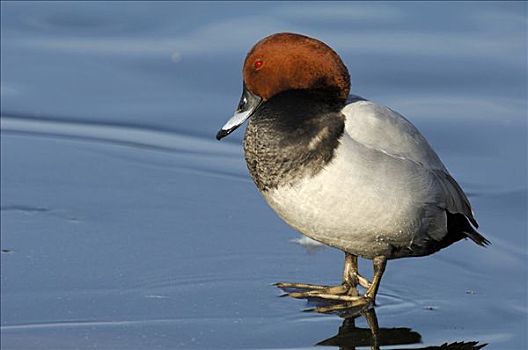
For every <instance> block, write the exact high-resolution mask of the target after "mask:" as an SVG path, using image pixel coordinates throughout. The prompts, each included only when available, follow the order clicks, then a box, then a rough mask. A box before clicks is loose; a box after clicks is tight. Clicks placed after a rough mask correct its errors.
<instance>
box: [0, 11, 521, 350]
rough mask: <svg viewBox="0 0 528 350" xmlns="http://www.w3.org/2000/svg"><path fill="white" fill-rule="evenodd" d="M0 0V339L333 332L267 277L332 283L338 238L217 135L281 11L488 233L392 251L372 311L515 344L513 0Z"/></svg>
mask: <svg viewBox="0 0 528 350" xmlns="http://www.w3.org/2000/svg"><path fill="white" fill-rule="evenodd" d="M1 10H2V11H1V29H2V31H1V55H2V60H1V73H2V77H1V99H2V101H1V102H2V103H1V112H2V117H1V131H2V133H1V245H2V247H1V249H2V253H1V293H2V294H1V327H0V330H1V342H2V343H1V347H2V349H72V348H76V349H212V348H219V349H249V348H255V349H256V348H258V349H264V348H277V349H279V348H280V349H307V348H312V347H314V346H315V344H317V343H319V342H321V341H323V340H325V339H327V338H330V337H332V336H334V335H335V334H336V333H338V328H339V327H340V326H341V320H340V319H339V318H338V317H337V316H327V315H317V314H313V313H302V312H300V311H301V310H302V309H304V308H306V307H307V306H308V305H307V304H306V302H305V301H302V300H292V299H286V298H279V297H278V296H279V295H280V291H279V290H276V289H275V288H274V287H272V286H271V284H272V283H273V282H277V281H282V280H285V281H302V282H312V283H337V282H338V281H339V278H340V274H341V268H342V253H341V252H339V251H336V250H333V249H329V248H324V247H317V248H316V249H314V248H313V246H312V245H311V244H307V241H306V240H305V239H303V238H302V237H299V235H298V234H297V233H296V232H294V231H293V230H292V229H291V228H289V227H288V226H287V225H286V224H284V223H283V222H282V221H281V220H280V219H279V218H278V217H277V216H276V215H275V214H274V213H273V212H272V211H271V209H269V208H268V207H267V206H266V204H265V203H264V201H263V200H262V198H261V197H260V195H259V194H258V192H257V190H256V188H255V187H254V185H253V184H252V183H251V181H250V179H249V177H248V175H247V171H246V168H245V164H244V160H243V153H242V150H241V145H240V140H241V138H242V134H243V133H242V132H241V131H242V130H237V132H235V133H234V134H233V135H231V136H230V137H229V138H228V139H226V140H225V141H222V142H217V141H216V140H215V139H214V135H215V134H216V131H217V130H218V129H219V128H220V127H221V126H222V125H223V123H224V122H225V120H227V118H229V117H230V116H231V115H232V113H233V110H234V108H235V105H236V103H237V101H238V98H239V94H240V92H241V81H240V70H241V64H242V61H243V58H244V55H245V53H246V52H247V50H248V49H249V48H250V46H251V45H252V44H253V43H254V42H255V41H256V40H258V39H260V38H261V37H263V36H265V35H267V34H269V33H272V32H278V31H295V32H301V33H305V34H308V35H312V36H315V37H318V38H321V39H322V40H324V41H326V42H328V43H329V44H330V45H331V46H332V47H334V48H335V49H336V50H337V51H338V52H340V53H341V54H342V56H343V59H344V61H345V62H346V63H347V65H348V67H349V70H350V72H351V74H352V81H353V91H354V93H356V94H359V95H362V96H364V97H366V98H370V99H373V100H376V101H378V102H381V103H384V104H387V105H389V106H390V107H391V108H393V109H396V110H398V111H399V112H401V113H402V114H404V115H405V116H406V117H408V119H410V120H411V121H412V122H413V123H415V124H416V125H417V126H418V127H419V128H420V130H422V132H423V133H424V134H425V135H426V137H427V138H428V139H429V140H430V142H431V143H432V145H433V146H434V148H435V149H436V150H437V151H438V153H439V154H440V156H441V158H442V159H443V160H444V162H445V163H446V165H447V166H448V168H449V169H450V170H451V172H452V173H453V174H454V176H455V178H456V179H457V180H458V181H459V182H460V183H461V185H462V186H463V187H464V189H465V190H466V192H467V193H468V194H469V196H470V200H471V201H472V203H473V206H474V209H475V213H476V217H477V220H478V221H479V223H480V225H481V232H482V233H483V234H485V236H486V237H487V238H488V239H489V240H490V241H492V243H493V245H492V246H490V247H489V248H487V249H483V248H481V247H478V246H476V245H474V244H473V243H471V242H469V241H464V242H459V243H457V244H455V245H453V246H451V247H449V248H448V249H445V250H443V251H441V252H439V253H437V254H435V255H433V256H430V257H424V258H414V259H401V260H397V261H391V262H389V265H388V268H387V272H386V275H385V276H384V279H383V282H382V286H381V290H380V297H379V300H378V302H379V306H378V307H377V308H376V310H377V315H378V320H379V323H380V327H382V328H394V327H398V328H401V327H406V328H411V329H412V331H413V332H418V333H419V334H420V336H421V343H414V344H410V345H405V346H404V347H406V348H422V347H426V346H433V345H434V346H439V345H441V344H443V343H446V342H449V343H450V342H455V341H479V342H481V343H489V345H488V346H487V347H486V348H485V349H523V348H526V347H527V338H526V329H527V326H528V324H527V314H528V308H527V299H528V296H527V284H528V281H527V273H528V270H527V266H528V253H527V203H526V191H527V172H526V171H527V170H526V166H527V153H526V152H527V144H526V139H527V135H526V130H527V129H526V127H527V120H526V115H527V102H526V94H527V80H526V79H527V78H526V77H527V74H526V73H527V69H526V61H527V57H526V42H527V41H526V29H527V28H526V3H513V2H510V3H456V2H451V3H419V2H418V3H413V2H411V3H392V2H391V3H344V2H343V3H342V2H339V3H332V2H324V3H318V2H310V3H288V2H286V3H244V2H234V3H214V2H202V3H190V2H156V3H147V2H53V3H50V2H2V3H1ZM292 241H295V242H297V243H301V244H295V243H292ZM360 268H361V269H362V270H365V269H366V270H367V271H369V270H370V266H369V264H368V262H365V261H362V262H361V266H360ZM366 274H369V273H368V272H367V273H366ZM358 325H359V326H360V327H363V328H365V327H366V323H365V320H363V319H361V320H358Z"/></svg>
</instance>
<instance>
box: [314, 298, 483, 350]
mask: <svg viewBox="0 0 528 350" xmlns="http://www.w3.org/2000/svg"><path fill="white" fill-rule="evenodd" d="M357 317H363V318H365V320H366V321H367V325H368V328H360V327H357V326H356V318H357ZM421 342H422V336H421V335H420V334H419V333H418V332H416V331H413V330H412V329H410V328H380V327H379V326H378V318H377V316H376V312H375V310H374V308H371V309H369V310H367V311H363V312H362V313H361V314H360V315H356V316H355V317H349V318H345V319H344V320H343V323H342V325H341V326H340V327H339V329H338V333H337V334H336V335H334V336H333V337H331V338H328V339H325V340H322V341H320V342H319V343H317V345H322V346H337V347H339V349H341V350H353V349H355V348H356V347H363V346H365V347H370V349H372V350H379V349H380V347H381V346H388V345H411V344H419V343H421ZM486 345H487V344H479V342H478V341H459V342H450V343H447V342H446V343H444V344H442V345H439V346H427V347H413V349H415V350H479V349H482V348H484V347H485V346H486ZM398 349H402V350H403V349H404V348H401V347H398Z"/></svg>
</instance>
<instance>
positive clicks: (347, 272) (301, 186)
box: [216, 33, 490, 312]
mask: <svg viewBox="0 0 528 350" xmlns="http://www.w3.org/2000/svg"><path fill="white" fill-rule="evenodd" d="M242 74H243V92H242V96H241V98H240V102H239V104H238V107H237V109H236V111H235V113H234V115H233V116H232V118H230V119H229V120H228V121H227V123H225V124H224V126H223V127H222V128H221V129H220V130H219V131H218V133H217V134H216V138H217V139H218V140H221V139H222V138H224V137H226V136H228V135H229V134H231V133H232V132H233V131H235V130H236V129H237V128H238V127H239V126H240V125H242V124H243V123H244V122H245V121H248V125H247V128H246V130H245V135H244V141H243V147H244V154H245V160H246V164H247V168H248V170H249V174H250V176H251V178H252V180H253V182H254V183H255V185H256V187H257V188H258V190H259V192H260V193H261V194H262V197H263V198H264V200H265V201H266V202H267V203H268V204H269V206H270V207H271V208H272V209H273V210H274V211H275V213H276V214H277V215H278V216H279V217H280V218H282V219H283V220H284V221H285V222H286V223H287V224H288V225H290V226H291V227H292V228H294V229H295V230H297V231H299V232H300V233H301V234H303V235H305V236H307V237H309V238H311V239H313V240H315V241H318V242H320V243H322V244H324V245H327V246H330V247H333V248H336V249H339V250H341V251H343V252H344V253H345V263H344V269H343V277H342V283H341V284H339V285H335V286H332V285H319V284H308V283H290V282H279V283H276V286H278V287H279V288H282V289H283V290H285V291H289V292H288V293H287V295H289V296H291V297H294V298H316V299H322V300H323V301H328V302H329V304H328V305H326V306H325V305H323V306H319V307H318V308H317V310H316V311H319V312H335V311H339V310H343V309H350V308H360V309H364V308H366V307H369V306H371V305H375V299H376V295H377V293H378V289H379V286H380V282H381V278H382V276H383V273H384V271H385V267H386V264H387V261H388V260H391V259H398V258H407V257H421V256H427V255H430V254H433V253H435V252H437V251H439V250H440V249H443V248H445V247H448V246H449V245H451V244H453V243H455V242H457V241H460V240H463V239H466V238H468V239H470V240H472V241H473V242H475V243H476V244H478V245H480V246H487V245H488V244H490V242H489V241H488V240H487V239H486V238H485V237H484V236H483V235H481V234H480V233H479V232H478V231H477V228H478V224H477V221H476V219H475V216H474V213H473V210H472V208H471V204H470V202H469V200H468V197H467V196H466V194H465V193H464V191H463V190H462V188H461V187H460V185H459V184H458V183H457V182H456V181H455V179H454V178H453V177H452V176H451V175H450V173H449V171H448V170H447V168H446V167H445V166H444V164H443V163H442V161H441V160H440V158H439V156H438V155H437V154H436V152H435V151H434V150H433V148H432V147H431V146H430V144H429V143H428V142H427V140H426V139H425V138H424V136H422V134H421V133H420V132H419V131H418V129H417V128H416V127H415V126H414V125H413V124H412V123H411V122H410V121H409V120H407V119H406V118H405V117H404V116H402V115H401V114H399V113H398V112H396V111H394V110H392V109H390V108H388V107H385V106H383V105H380V104H378V103H375V102H372V101H369V100H367V99H365V98H362V97H360V96H356V95H351V94H350V89H351V79H350V74H349V72H348V69H347V67H346V66H345V64H344V63H343V61H342V60H341V58H340V56H339V55H338V54H337V53H336V52H335V51H334V50H333V49H332V48H330V47H329V46H328V45H326V44H325V43H324V42H322V41H320V40H318V39H315V38H312V37H308V36H305V35H302V34H296V33H276V34H272V35H270V36H267V37H265V38H263V39H262V40H260V41H258V42H257V43H256V44H255V45H254V46H253V47H252V48H251V50H250V51H249V53H248V54H247V56H246V58H245V60H244V64H243V69H242ZM358 257H361V258H364V259H369V260H372V265H373V276H372V279H371V280H368V279H367V278H365V277H363V275H361V274H360V273H359V271H358ZM357 287H362V288H364V290H365V292H364V293H362V294H361V293H359V292H358V289H357Z"/></svg>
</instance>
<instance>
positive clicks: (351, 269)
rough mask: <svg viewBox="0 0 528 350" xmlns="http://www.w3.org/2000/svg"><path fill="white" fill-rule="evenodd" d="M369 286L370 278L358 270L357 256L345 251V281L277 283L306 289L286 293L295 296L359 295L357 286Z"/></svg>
mask: <svg viewBox="0 0 528 350" xmlns="http://www.w3.org/2000/svg"><path fill="white" fill-rule="evenodd" d="M358 284H360V285H361V286H363V287H365V288H368V286H369V285H370V284H369V282H368V280H367V279H366V278H364V277H363V276H361V275H360V274H359V272H358V264H357V256H355V255H352V254H349V253H345V266H344V268H343V282H342V283H341V284H339V285H337V286H325V285H316V284H305V283H286V282H280V283H276V284H275V285H276V286H277V287H279V288H282V289H288V288H292V289H304V290H305V291H302V292H291V293H287V294H286V295H288V296H291V297H293V298H311V297H312V298H317V297H319V294H325V295H334V296H338V295H354V296H357V295H359V294H358V292H357V289H356V286H357V285H358Z"/></svg>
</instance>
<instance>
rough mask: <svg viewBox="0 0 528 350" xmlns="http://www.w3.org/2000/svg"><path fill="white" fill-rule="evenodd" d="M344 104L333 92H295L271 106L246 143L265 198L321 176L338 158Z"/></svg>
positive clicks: (257, 118) (256, 118)
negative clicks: (278, 190)
mask: <svg viewBox="0 0 528 350" xmlns="http://www.w3.org/2000/svg"><path fill="white" fill-rule="evenodd" d="M345 103H346V102H345V101H342V100H341V99H338V98H335V95H334V93H333V92H330V93H324V92H321V91H320V90H290V91H286V92H282V93H280V94H277V95H276V96H274V97H272V98H270V99H269V100H268V101H266V102H265V103H264V104H263V105H262V106H261V107H260V108H259V109H258V111H257V112H256V113H255V114H254V115H253V116H252V117H251V118H250V121H249V124H248V127H247V128H246V134H245V138H244V151H245V157H246V163H247V166H248V169H249V173H250V175H251V177H252V179H253V181H254V182H255V184H256V185H257V187H258V188H259V190H261V191H262V192H265V191H269V190H272V189H274V188H278V187H280V186H284V185H294V184H295V183H296V182H297V181H299V180H301V179H303V178H305V177H310V176H314V175H316V174H317V173H318V172H320V171H321V170H322V169H323V167H324V166H325V165H326V164H328V163H329V162H330V161H331V160H332V159H333V157H334V153H335V149H336V148H337V146H338V145H339V138H340V137H341V135H342V134H343V131H344V125H345V123H344V121H345V117H344V116H343V114H342V113H341V109H342V108H343V107H344V105H345Z"/></svg>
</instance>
